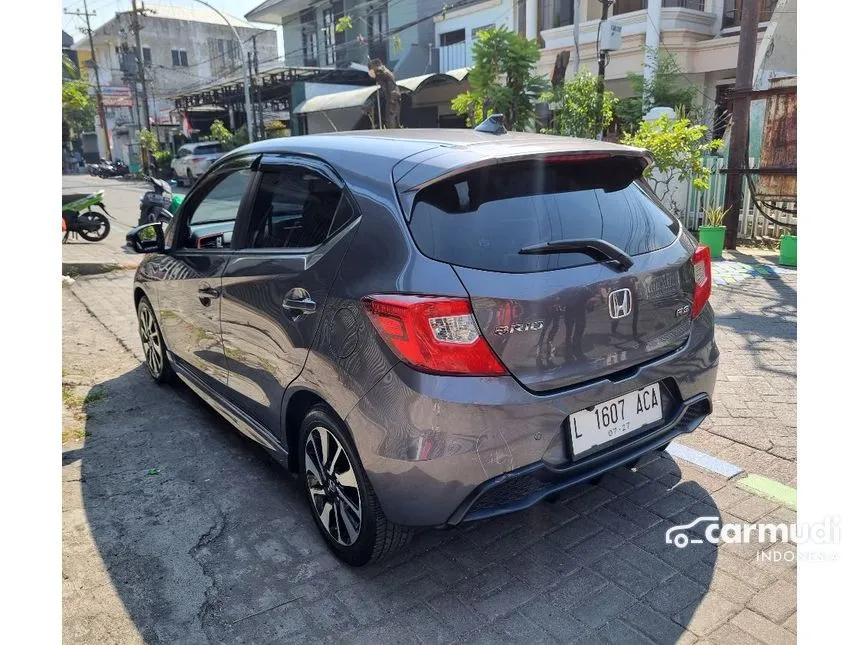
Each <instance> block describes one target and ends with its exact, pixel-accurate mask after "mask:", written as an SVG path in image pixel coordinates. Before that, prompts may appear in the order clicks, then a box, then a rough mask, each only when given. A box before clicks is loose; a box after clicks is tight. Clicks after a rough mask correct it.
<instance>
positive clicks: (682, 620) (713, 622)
mask: <svg viewBox="0 0 860 645" xmlns="http://www.w3.org/2000/svg"><path fill="white" fill-rule="evenodd" d="M741 608H742V607H741V606H740V605H737V604H735V603H733V602H730V601H728V600H726V599H725V598H723V597H721V596H718V595H717V594H708V595H706V596H705V597H704V598H702V601H701V602H693V603H692V604H690V605H688V606H687V607H686V608H684V609H682V610H681V611H680V612H678V613H677V614H676V615H675V616H674V620H675V622H676V623H679V624H681V625H686V627H687V629H689V630H690V631H691V632H693V633H694V634H696V635H697V636H706V635H708V634H710V633H711V632H712V631H714V630H715V629H716V628H717V627H719V626H720V625H722V624H724V623H725V622H726V621H727V620H729V619H730V618H731V617H732V616H734V615H735V614H737V613H738V612H739V611H740V610H741Z"/></svg>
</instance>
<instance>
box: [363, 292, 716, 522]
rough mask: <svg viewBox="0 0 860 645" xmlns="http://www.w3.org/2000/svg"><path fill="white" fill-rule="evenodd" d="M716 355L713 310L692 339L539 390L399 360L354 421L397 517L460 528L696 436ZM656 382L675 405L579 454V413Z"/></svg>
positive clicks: (367, 463)
mask: <svg viewBox="0 0 860 645" xmlns="http://www.w3.org/2000/svg"><path fill="white" fill-rule="evenodd" d="M718 362H719V351H718V349H717V346H716V343H715V342H714V320H713V311H712V310H711V308H710V306H708V307H706V308H705V310H704V311H703V312H702V314H701V315H700V316H699V317H698V318H697V319H696V321H695V322H694V324H693V326H692V329H691V334H690V337H689V339H688V341H687V343H686V345H684V346H683V347H682V348H680V349H678V350H676V351H675V352H672V353H671V354H670V355H668V356H664V357H661V358H659V359H657V360H655V361H652V362H650V363H648V364H645V365H642V366H640V367H638V368H637V369H635V370H633V371H627V372H626V373H624V374H622V375H610V377H607V378H603V379H599V380H595V381H593V382H589V383H587V384H584V385H581V386H577V387H573V388H570V389H568V390H563V391H558V392H553V393H550V394H544V395H537V394H533V393H530V392H529V391H527V390H526V389H524V388H523V387H522V386H521V385H520V384H519V383H518V382H517V381H516V380H515V379H514V378H512V377H495V378H480V377H474V378H472V377H445V376H431V375H427V374H421V373H418V372H415V371H414V370H412V369H410V368H409V367H407V366H405V365H402V364H398V365H396V366H395V367H394V368H392V369H391V370H390V371H389V372H388V373H387V374H386V375H385V376H384V377H383V378H382V379H381V380H380V381H379V382H378V383H377V384H376V385H375V386H374V387H373V388H371V390H370V391H369V392H368V393H367V394H366V395H365V396H364V397H362V399H361V400H360V401H359V402H358V403H357V404H356V405H355V407H354V408H353V409H352V410H351V411H350V413H349V414H348V415H347V416H346V422H347V425H348V426H349V428H350V429H351V431H352V433H353V438H354V440H355V443H356V447H357V448H358V451H359V454H360V456H361V459H362V463H363V465H364V468H365V470H366V471H367V474H368V477H369V479H370V481H371V483H372V485H373V487H374V491H375V493H376V495H377V497H378V498H379V501H380V504H381V505H382V509H383V511H384V512H385V514H386V515H387V517H388V518H389V519H390V520H391V521H392V522H396V523H398V524H403V525H406V526H445V525H455V524H458V523H461V522H464V521H471V520H476V519H483V518H486V517H492V516H494V515H500V514H504V513H509V512H513V511H517V510H521V509H524V508H527V507H528V506H531V505H532V504H535V503H537V502H538V501H540V500H541V499H542V498H544V497H546V496H547V495H550V494H552V493H554V492H557V491H559V490H562V489H564V488H566V487H569V486H573V485H576V484H577V483H580V482H582V481H585V480H588V479H590V478H592V477H594V476H596V475H599V474H601V473H603V472H606V471H608V470H611V469H612V468H615V467H617V466H618V465H620V464H624V463H627V462H629V461H631V460H632V459H635V458H637V457H638V456H639V455H641V454H643V453H645V452H648V451H650V450H654V449H656V448H658V447H660V446H661V445H662V444H664V443H667V442H668V441H671V440H672V439H673V438H674V437H675V436H677V435H679V434H681V433H684V432H691V431H692V430H693V429H695V428H696V427H697V426H698V425H699V424H700V423H701V422H702V420H703V419H704V418H705V417H706V416H707V415H708V414H710V411H711V398H712V395H713V391H714V385H715V382H716V370H717V364H718ZM613 376H614V377H615V380H613ZM656 382H659V383H660V384H661V389H662V391H663V395H664V402H667V404H665V405H664V407H665V413H664V420H663V421H662V422H658V423H657V424H654V425H658V427H653V426H649V427H646V428H644V429H643V430H641V431H639V432H638V433H634V434H633V435H631V436H624V437H622V438H621V439H619V440H618V442H617V443H610V444H607V445H605V446H604V447H602V448H600V449H598V450H597V451H596V452H594V453H585V454H583V455H579V456H574V455H572V454H571V449H570V441H569V425H568V417H569V415H570V414H571V413H573V412H576V411H578V410H582V409H585V408H589V407H591V406H593V405H595V404H598V403H602V402H603V401H607V400H610V399H612V398H615V397H618V396H621V395H623V394H626V393H627V392H630V391H633V390H637V389H640V388H642V387H645V386H647V385H650V384H652V383H656ZM666 397H668V399H667V398H666Z"/></svg>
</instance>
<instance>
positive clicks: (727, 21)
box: [723, 0, 779, 29]
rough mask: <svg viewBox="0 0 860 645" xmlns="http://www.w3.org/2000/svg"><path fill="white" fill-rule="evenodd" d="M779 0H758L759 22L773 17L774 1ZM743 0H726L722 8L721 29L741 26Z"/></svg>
mask: <svg viewBox="0 0 860 645" xmlns="http://www.w3.org/2000/svg"><path fill="white" fill-rule="evenodd" d="M778 1H779V0H760V2H761V13H760V14H759V18H758V21H759V22H770V19H771V18H772V17H773V10H774V9H776V3H777V2H778ZM743 6H744V1H743V0H726V4H725V8H724V9H723V29H731V28H732V27H740V26H741V10H742V9H743Z"/></svg>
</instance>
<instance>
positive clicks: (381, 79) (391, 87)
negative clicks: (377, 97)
mask: <svg viewBox="0 0 860 645" xmlns="http://www.w3.org/2000/svg"><path fill="white" fill-rule="evenodd" d="M367 73H368V74H369V75H370V78H372V79H374V80H375V81H376V84H377V85H378V86H379V89H380V91H381V92H382V95H383V96H384V97H385V114H384V115H383V114H380V115H379V120H380V121H382V124H383V125H384V126H385V127H386V128H399V127H400V88H399V87H397V83H396V81H395V80H394V73H393V72H392V71H391V70H390V69H388V68H387V67H386V66H385V65H384V64H383V62H382V61H381V60H379V59H378V58H374V59H373V60H371V61H370V63H369V64H368V66H367Z"/></svg>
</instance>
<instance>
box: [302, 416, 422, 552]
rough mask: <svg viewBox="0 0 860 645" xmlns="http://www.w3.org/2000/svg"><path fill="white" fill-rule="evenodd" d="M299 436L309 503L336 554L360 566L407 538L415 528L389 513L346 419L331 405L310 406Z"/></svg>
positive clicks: (401, 543)
mask: <svg viewBox="0 0 860 645" xmlns="http://www.w3.org/2000/svg"><path fill="white" fill-rule="evenodd" d="M299 436H300V440H301V443H300V444H299V445H300V446H301V449H300V457H301V459H300V460H301V464H300V466H301V473H302V475H303V477H302V481H303V485H304V488H305V492H306V493H307V496H308V505H309V508H310V510H311V514H312V515H313V517H314V521H315V523H316V525H317V529H319V531H320V533H321V534H322V536H323V538H324V539H325V541H326V544H327V545H328V547H329V549H331V551H332V552H333V553H334V554H335V555H336V556H337V557H338V558H340V559H341V560H343V561H344V562H346V563H347V564H350V565H352V566H355V567H360V566H363V565H365V564H368V563H369V562H373V561H375V560H378V559H380V558H382V557H383V556H386V555H388V554H389V553H391V552H393V551H394V550H396V549H397V548H399V547H401V546H403V545H404V544H406V543H407V542H408V541H409V539H410V537H411V536H412V531H411V530H410V529H408V528H406V527H403V526H399V525H396V524H392V523H391V522H389V521H388V519H387V518H386V517H385V514H384V513H383V512H382V508H381V507H380V505H379V500H378V499H377V498H376V494H375V493H374V492H373V487H372V486H371V484H370V481H369V480H368V478H367V475H366V474H365V472H364V468H362V466H361V461H360V460H359V458H358V454H357V452H356V451H355V448H354V447H353V445H352V441H351V440H350V438H349V435H348V433H347V431H346V430H345V428H344V427H343V423H342V422H341V421H340V420H339V419H337V417H335V415H334V414H333V413H332V412H331V411H330V410H329V409H328V407H327V406H325V405H318V406H314V407H313V408H311V410H310V412H308V414H307V416H305V419H304V421H303V422H302V426H301V432H300V435H299Z"/></svg>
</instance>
